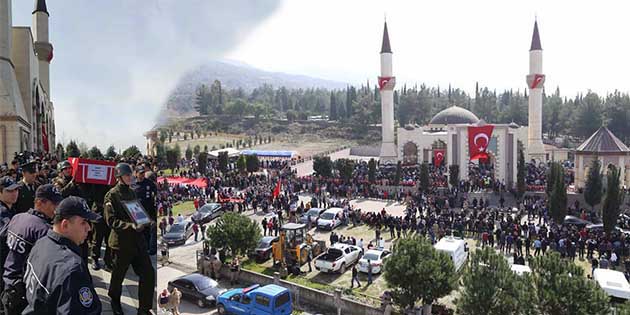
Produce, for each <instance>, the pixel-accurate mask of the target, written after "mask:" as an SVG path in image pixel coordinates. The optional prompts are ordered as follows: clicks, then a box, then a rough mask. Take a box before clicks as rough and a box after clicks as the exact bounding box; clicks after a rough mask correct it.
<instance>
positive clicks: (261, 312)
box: [217, 284, 293, 315]
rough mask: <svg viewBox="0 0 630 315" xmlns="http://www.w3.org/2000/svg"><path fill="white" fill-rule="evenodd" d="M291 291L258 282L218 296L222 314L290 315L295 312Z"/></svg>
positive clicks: (218, 305)
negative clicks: (261, 284)
mask: <svg viewBox="0 0 630 315" xmlns="http://www.w3.org/2000/svg"><path fill="white" fill-rule="evenodd" d="M292 304H293V301H292V299H291V293H290V292H289V290H288V289H287V288H285V287H281V286H279V285H275V284H269V285H266V286H264V287H261V286H260V285H258V284H256V285H253V286H251V287H248V288H245V289H233V290H229V291H227V292H224V293H223V294H221V295H220V296H219V297H218V298H217V312H218V313H219V314H220V315H224V314H234V315H289V314H291V313H293V305H292Z"/></svg>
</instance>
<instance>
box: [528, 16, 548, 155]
mask: <svg viewBox="0 0 630 315" xmlns="http://www.w3.org/2000/svg"><path fill="white" fill-rule="evenodd" d="M526 81H527V88H528V89H529V99H528V101H529V111H528V124H529V126H528V130H527V155H528V157H529V159H536V160H537V161H545V160H546V159H545V147H544V146H543V142H542V91H543V85H544V83H545V75H544V74H543V69H542V47H541V45H540V36H539V34H538V21H535V22H534V34H533V35H532V45H531V47H530V49H529V75H527V80H526Z"/></svg>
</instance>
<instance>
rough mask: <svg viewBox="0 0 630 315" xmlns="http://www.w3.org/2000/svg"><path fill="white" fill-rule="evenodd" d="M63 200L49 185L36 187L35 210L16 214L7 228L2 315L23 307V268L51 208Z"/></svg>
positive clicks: (52, 211)
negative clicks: (3, 312)
mask: <svg viewBox="0 0 630 315" xmlns="http://www.w3.org/2000/svg"><path fill="white" fill-rule="evenodd" d="M62 199H63V197H62V196H61V193H60V192H59V190H58V189H57V188H56V187H54V186H53V185H51V184H46V185H42V186H39V188H37V192H36V193H35V207H34V208H33V209H30V210H28V212H26V213H18V214H16V215H15V216H14V217H13V219H11V222H9V225H8V227H7V246H8V248H9V252H8V255H7V259H6V261H5V263H4V275H3V280H4V291H3V292H2V298H1V300H2V304H3V305H4V310H5V314H6V315H13V314H22V311H23V310H24V308H25V307H26V305H27V303H26V290H25V286H24V281H23V280H22V279H23V278H24V268H25V265H26V258H27V257H28V254H29V253H30V252H31V248H32V247H33V245H35V242H36V241H37V240H38V239H40V238H42V237H44V236H46V233H48V230H49V229H50V220H51V219H52V218H53V216H54V215H55V207H56V206H57V204H59V202H61V200H62Z"/></svg>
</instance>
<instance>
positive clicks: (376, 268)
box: [357, 249, 391, 274]
mask: <svg viewBox="0 0 630 315" xmlns="http://www.w3.org/2000/svg"><path fill="white" fill-rule="evenodd" d="M389 254H391V253H390V252H389V251H388V250H377V249H370V250H368V251H367V252H365V254H363V257H361V259H359V263H358V264H357V267H358V268H357V269H359V271H360V272H364V273H368V260H369V261H370V264H371V265H372V274H377V273H381V271H382V270H383V264H384V263H385V260H386V259H387V258H389Z"/></svg>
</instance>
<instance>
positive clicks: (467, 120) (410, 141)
mask: <svg viewBox="0 0 630 315" xmlns="http://www.w3.org/2000/svg"><path fill="white" fill-rule="evenodd" d="M395 82H396V80H395V77H394V76H393V70H392V50H391V46H390V41H389V34H388V30H387V22H385V26H384V30H383V42H382V47H381V76H379V80H378V83H379V88H380V91H381V114H382V120H383V121H382V143H381V149H380V160H381V163H388V162H392V163H396V162H398V161H402V162H403V163H404V164H416V163H423V162H429V163H430V162H432V161H433V162H436V161H437V162H438V163H441V162H443V163H446V164H447V165H457V166H459V177H460V178H468V175H469V174H468V172H469V163H478V162H477V161H478V160H483V161H488V162H489V163H491V164H492V165H493V167H494V177H495V179H497V180H499V181H500V182H503V183H505V184H506V185H508V187H511V186H512V185H513V184H514V183H515V182H516V174H517V161H518V143H519V142H520V143H522V145H523V149H524V152H525V159H526V160H532V159H533V160H536V161H539V162H544V161H547V160H549V159H550V156H549V151H547V150H546V148H545V145H544V144H543V141H542V117H541V116H542V115H541V113H542V90H543V86H544V82H545V75H544V74H543V71H542V46H541V44H540V35H539V32H538V23H537V22H534V33H533V35H532V42H531V47H530V50H529V74H528V75H527V76H526V83H527V86H528V92H529V101H528V105H529V110H528V113H529V117H528V124H529V126H519V125H517V124H515V123H511V124H493V123H492V122H485V121H483V120H482V119H479V118H478V117H477V116H476V115H475V114H473V113H472V112H470V111H469V110H467V109H465V108H462V107H458V106H451V107H449V108H446V109H444V110H443V111H441V112H439V113H437V114H436V115H435V116H434V117H433V118H432V119H431V120H430V122H429V124H428V125H426V126H423V127H413V126H405V127H402V126H401V127H399V128H397V130H396V132H394V106H393V104H394V99H393V90H394V86H395Z"/></svg>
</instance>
